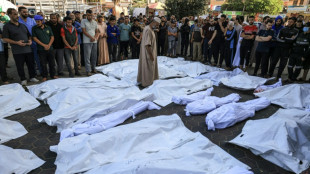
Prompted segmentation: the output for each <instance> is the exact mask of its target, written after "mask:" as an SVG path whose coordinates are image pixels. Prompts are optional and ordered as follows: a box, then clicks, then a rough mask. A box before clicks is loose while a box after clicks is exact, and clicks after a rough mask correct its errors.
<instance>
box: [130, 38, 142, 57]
mask: <svg viewBox="0 0 310 174" xmlns="http://www.w3.org/2000/svg"><path fill="white" fill-rule="evenodd" d="M140 45H141V43H139V44H138V43H137V40H136V39H133V40H132V47H131V48H132V58H133V59H138V58H139V56H140Z"/></svg>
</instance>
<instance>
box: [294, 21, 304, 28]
mask: <svg viewBox="0 0 310 174" xmlns="http://www.w3.org/2000/svg"><path fill="white" fill-rule="evenodd" d="M303 25H304V24H303V21H302V20H297V22H296V28H302V27H303Z"/></svg>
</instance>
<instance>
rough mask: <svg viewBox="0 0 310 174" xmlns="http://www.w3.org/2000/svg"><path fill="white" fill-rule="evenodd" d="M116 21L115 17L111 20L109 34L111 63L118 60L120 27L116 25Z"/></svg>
mask: <svg viewBox="0 0 310 174" xmlns="http://www.w3.org/2000/svg"><path fill="white" fill-rule="evenodd" d="M115 23H116V19H115V17H114V16H112V17H111V18H110V21H109V24H110V25H108V28H107V33H108V47H109V54H110V63H112V62H113V61H117V60H116V51H117V44H118V40H117V37H118V36H119V35H120V32H119V30H118V27H117V26H116V25H115Z"/></svg>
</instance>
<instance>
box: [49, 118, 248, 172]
mask: <svg viewBox="0 0 310 174" xmlns="http://www.w3.org/2000/svg"><path fill="white" fill-rule="evenodd" d="M50 150H51V151H53V152H56V153H57V158H56V161H55V164H56V165H57V169H56V174H60V173H61V174H62V173H79V172H85V171H88V172H87V173H95V174H97V173H134V174H140V173H160V174H168V173H169V174H170V173H178V174H188V173H194V174H202V173H212V174H222V173H225V172H226V171H228V170H230V169H232V168H233V167H235V166H239V167H241V168H249V167H248V166H247V165H245V164H243V163H241V162H240V161H238V160H236V159H235V158H234V157H232V156H231V155H229V154H228V153H227V152H225V151H224V150H222V149H221V148H220V147H218V146H216V145H215V144H213V143H212V142H211V141H210V140H208V139H207V138H206V137H204V136H203V135H201V133H199V132H196V133H193V132H191V131H190V130H188V129H187V128H186V127H185V126H184V124H183V122H182V120H181V119H180V117H179V116H178V115H176V114H173V115H171V116H158V117H152V118H148V119H144V120H141V121H138V122H135V123H131V124H127V125H122V126H118V127H115V128H112V129H109V130H107V131H103V132H101V133H98V134H93V135H87V134H82V135H79V136H75V137H71V138H66V139H64V140H63V141H61V142H60V143H59V144H58V145H57V146H51V147H50ZM120 166H121V167H120Z"/></svg>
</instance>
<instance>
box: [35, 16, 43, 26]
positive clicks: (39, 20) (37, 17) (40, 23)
mask: <svg viewBox="0 0 310 174" xmlns="http://www.w3.org/2000/svg"><path fill="white" fill-rule="evenodd" d="M34 20H35V21H36V23H37V26H38V27H41V26H42V25H43V17H42V16H41V15H35V16H34Z"/></svg>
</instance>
